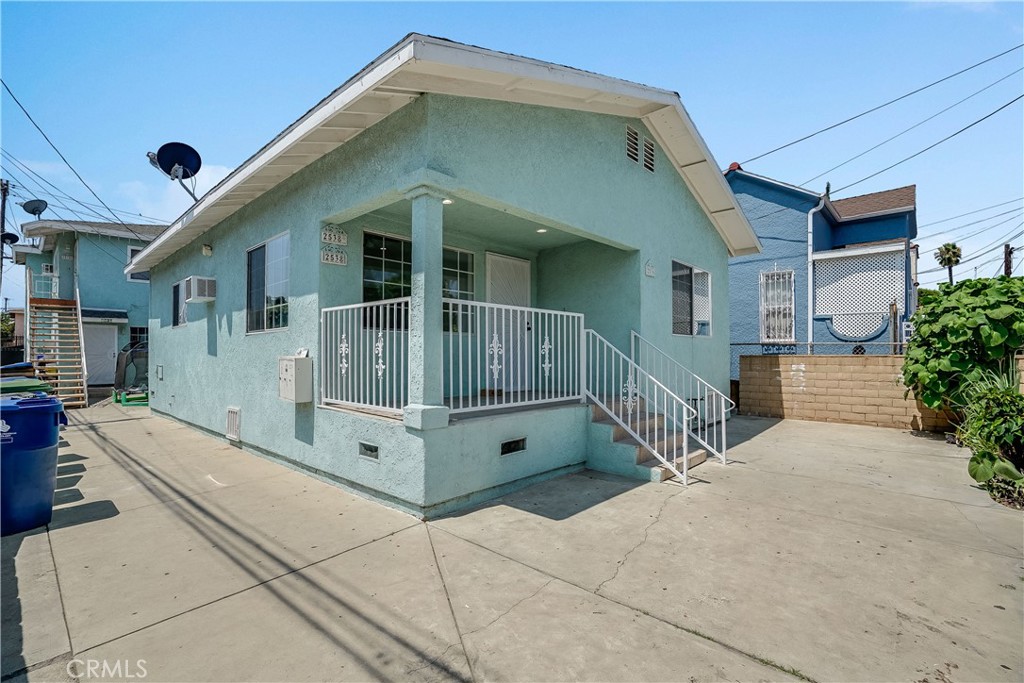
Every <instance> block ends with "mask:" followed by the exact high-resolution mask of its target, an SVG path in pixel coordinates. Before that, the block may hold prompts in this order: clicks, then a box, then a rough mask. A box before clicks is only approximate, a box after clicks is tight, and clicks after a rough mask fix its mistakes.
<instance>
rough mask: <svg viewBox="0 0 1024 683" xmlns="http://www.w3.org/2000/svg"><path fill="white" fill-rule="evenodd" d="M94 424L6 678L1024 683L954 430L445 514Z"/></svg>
mask: <svg viewBox="0 0 1024 683" xmlns="http://www.w3.org/2000/svg"><path fill="white" fill-rule="evenodd" d="M71 420H72V425H71V426H70V427H69V428H68V429H67V430H66V431H65V432H64V434H63V436H64V439H65V440H66V442H65V443H66V445H64V446H63V447H62V448H61V449H60V471H59V481H58V488H59V490H58V493H57V496H56V502H57V507H56V510H55V513H54V521H53V523H52V524H51V525H50V527H49V529H48V530H42V531H38V532H34V533H27V534H22V535H18V536H13V537H8V538H5V539H3V547H2V559H3V624H2V626H3V679H4V681H7V680H25V679H28V680H32V681H64V680H70V677H69V676H68V674H67V669H68V664H69V662H71V661H72V660H79V661H78V662H76V663H75V665H74V667H73V668H76V669H77V670H80V671H81V672H83V673H85V672H86V670H87V667H88V666H89V664H90V661H95V662H97V664H95V665H94V666H95V667H96V669H95V671H96V672H97V673H102V668H100V667H101V666H102V665H101V664H100V663H101V662H103V661H106V663H107V665H108V667H113V666H114V665H115V664H118V663H119V665H120V670H119V673H118V674H117V675H116V676H107V678H120V679H125V678H128V676H126V675H125V674H134V675H135V678H140V676H139V674H140V671H139V668H138V667H139V663H138V660H144V663H143V664H142V665H141V666H142V668H144V669H145V673H146V678H147V679H148V680H155V681H243V680H260V681H276V680H289V681H297V680H311V681H318V680H370V679H374V680H403V681H404V680H415V681H421V680H423V681H428V680H429V681H440V680H464V681H478V680H523V681H541V680H544V681H561V680H592V681H612V680H615V681H620V680H621V681H625V680H631V681H633V680H649V681H655V680H658V681H662V680H673V681H682V680H685V681H703V680H725V679H728V680H794V679H796V678H798V677H803V678H806V679H810V680H819V681H825V680H840V681H896V680H904V681H924V680H928V681H932V682H937V681H942V682H947V681H1002V680H1005V681H1020V680H1022V677H1024V654H1022V642H1024V605H1022V603H1024V601H1022V596H1024V560H1022V552H1024V551H1022V539H1024V521H1022V519H1024V518H1022V516H1021V514H1020V513H1017V512H1013V511H1010V510H1007V509H1004V508H1002V507H999V506H998V505H995V504H994V503H992V502H990V500H989V498H988V496H987V495H986V494H985V493H984V492H983V491H979V490H977V489H975V488H973V487H972V486H971V483H972V482H971V481H970V480H969V478H968V477H967V474H966V453H965V452H964V451H962V450H960V449H957V448H955V447H953V446H948V445H946V444H945V443H943V442H942V441H940V440H937V439H935V438H932V437H917V436H914V435H911V434H909V433H906V432H899V431H895V430H885V429H876V428H870V427H855V426H845V425H834V424H818V423H811V422H797V421H781V422H780V421H776V420H767V419H756V418H737V419H735V420H733V422H732V423H731V424H730V435H731V437H732V440H733V441H734V442H735V444H736V445H735V446H734V448H733V449H732V451H731V452H730V455H731V457H732V458H733V459H734V462H733V463H732V464H730V465H728V466H722V465H720V464H717V463H714V462H711V461H709V462H708V463H706V464H704V465H701V466H700V467H699V468H697V469H695V470H694V471H693V474H694V476H695V477H697V478H698V481H697V482H696V483H694V484H692V485H691V486H690V487H688V488H683V487H682V486H678V485H674V484H672V483H666V484H641V483H639V482H634V481H629V480H624V479H618V478H615V477H610V476H604V475H598V474H594V473H590V472H584V473H582V474H578V475H572V476H568V477H563V478H560V479H556V480H552V481H548V482H545V483H543V484H539V485H536V486H534V487H531V488H529V489H526V490H523V491H520V492H518V493H515V494H513V495H509V496H506V497H504V498H501V499H498V500H496V501H493V502H492V503H490V504H488V505H486V506H483V507H480V508H477V509H475V510H471V511H468V512H465V513H463V514H460V515H457V516H453V517H449V518H447V519H442V520H439V521H436V522H429V523H425V524H424V523H421V522H418V521H416V520H414V519H413V518H411V517H408V516H406V515H404V514H402V513H400V512H396V511H394V510H391V509H389V508H386V507H383V506H381V505H378V504H376V503H373V502H370V501H367V500H364V499H361V498H358V497H356V496H353V495H350V494H348V493H346V492H344V491H341V490H339V489H337V488H334V487H332V486H330V485H328V484H324V483H321V482H319V481H316V480H314V479H311V478H310V477H308V476H305V475H303V474H300V473H297V472H294V471H291V470H288V469H286V468H284V467H282V466H279V465H277V464H274V463H271V462H268V461H266V460H263V459H261V458H258V457H256V456H253V455H250V454H248V453H245V452H242V451H240V450H238V449H236V448H234V447H232V446H230V445H226V444H225V443H223V442H220V441H217V440H214V439H211V438H209V437H207V436H204V435H202V434H199V433H197V432H195V431H193V430H191V429H189V428H187V427H184V426H182V425H179V424H176V423H173V422H170V421H168V420H164V419H161V418H157V417H152V416H150V414H149V412H148V409H145V408H135V409H131V408H123V407H120V406H116V405H105V406H99V407H94V408H89V409H85V410H80V411H76V412H73V413H71ZM89 678H90V677H87V676H85V675H83V676H82V677H81V679H80V680H87V679H89Z"/></svg>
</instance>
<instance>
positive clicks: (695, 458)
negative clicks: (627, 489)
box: [637, 448, 708, 482]
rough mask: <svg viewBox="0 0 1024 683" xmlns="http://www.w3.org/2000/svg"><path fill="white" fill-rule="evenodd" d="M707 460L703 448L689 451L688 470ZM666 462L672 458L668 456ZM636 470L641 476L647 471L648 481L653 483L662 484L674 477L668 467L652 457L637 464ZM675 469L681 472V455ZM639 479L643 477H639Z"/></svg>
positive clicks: (645, 451) (648, 453)
mask: <svg viewBox="0 0 1024 683" xmlns="http://www.w3.org/2000/svg"><path fill="white" fill-rule="evenodd" d="M641 450H643V451H644V453H646V454H647V455H648V456H649V455H650V452H648V451H647V450H646V449H641ZM680 450H682V449H680ZM707 459H708V454H707V451H705V450H704V449H703V448H698V449H697V450H695V451H690V454H689V457H688V458H687V462H688V463H689V468H690V469H693V468H694V467H696V466H697V465H699V464H701V463H702V462H704V461H705V460H707ZM666 460H668V461H669V462H672V456H671V455H669V456H668V457H667V458H666ZM637 469H639V470H641V474H642V473H643V471H647V472H648V476H649V477H650V480H651V481H654V482H662V481H665V480H666V479H671V478H672V477H674V476H675V474H674V473H673V472H672V470H670V469H669V468H668V467H665V465H663V464H662V462H661V461H660V460H658V459H657V458H653V457H652V458H651V459H650V460H645V461H643V462H642V463H640V464H638V465H637ZM676 469H678V470H679V471H680V472H682V471H683V461H682V453H680V455H679V466H678V467H677V468H676ZM641 478H643V477H642V476H641Z"/></svg>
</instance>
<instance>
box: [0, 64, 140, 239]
mask: <svg viewBox="0 0 1024 683" xmlns="http://www.w3.org/2000/svg"><path fill="white" fill-rule="evenodd" d="M0 83H2V84H3V86H4V90H6V91H7V94H8V95H10V96H11V99H12V100H14V103H15V104H17V105H18V108H19V109H21V111H22V112H23V113H24V114H25V116H26V117H28V120H29V121H31V122H32V125H33V126H35V128H36V130H38V131H39V134H40V135H42V136H43V139H44V140H46V142H47V143H49V145H50V147H52V148H53V151H54V152H56V153H57V156H59V157H60V158H61V161H63V162H64V163H65V164H66V165H67V167H68V168H70V169H71V172H72V173H74V174H75V177H76V178H78V179H79V180H80V181H81V182H82V184H83V185H85V189H87V190H89V193H90V194H92V196H93V197H95V198H96V201H98V202H99V203H100V204H103V208H105V209H106V210H107V211H108V212H110V215H111V216H113V217H114V220H115V221H117V222H118V223H120V224H121V225H123V226H124V227H125V228H126V229H127V230H128V232H130V233H132V234H133V235H135V236H136V237H138V238H139V239H140V240H142V241H145V240H144V239H143V237H142V235H140V234H139V233H137V232H135V231H134V230H132V229H131V228H130V227H128V225H127V224H126V223H125V222H124V221H122V220H121V219H120V218H118V217H117V214H116V213H114V212H113V210H111V208H110V207H109V206H107V204H106V202H104V201H103V200H102V199H101V198H100V196H99V195H98V194H96V192H95V190H93V189H92V187H91V186H90V185H89V183H87V182H85V178H83V177H82V176H81V175H80V174H79V173H78V171H76V170H75V167H74V166H72V165H71V162H70V161H68V160H67V157H65V156H64V155H63V154H62V153H61V151H60V150H59V149H57V145H55V144H53V141H52V140H50V137H49V136H48V135H47V134H46V133H45V132H44V131H43V129H42V128H40V127H39V124H38V123H36V120H35V119H33V118H32V115H31V114H29V113H28V110H27V109H25V106H24V105H22V103H21V102H20V101H19V100H18V98H17V97H15V96H14V93H13V92H12V91H11V88H10V86H8V85H7V81H5V80H3V79H0Z"/></svg>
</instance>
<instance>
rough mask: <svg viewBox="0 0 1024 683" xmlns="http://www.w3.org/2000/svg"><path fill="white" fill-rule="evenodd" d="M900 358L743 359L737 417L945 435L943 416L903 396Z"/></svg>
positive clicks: (909, 397) (785, 357) (945, 425)
mask: <svg viewBox="0 0 1024 683" xmlns="http://www.w3.org/2000/svg"><path fill="white" fill-rule="evenodd" d="M902 366H903V356H741V357H740V402H739V412H740V414H741V415H758V416H761V417H788V418H794V419H797V420H816V421H818V422H846V423H851V424H862V425H872V426H876V427H895V428H898V429H914V430H922V431H945V430H946V429H948V428H949V422H948V420H947V419H946V417H945V416H944V415H943V414H941V413H937V412H935V411H934V410H931V409H930V408H927V407H925V406H924V405H923V404H922V403H921V402H920V401H918V400H916V399H915V398H914V396H913V394H910V396H908V397H907V398H903V392H904V390H905V387H904V386H903V382H902V380H901V377H900V368H901V367H902Z"/></svg>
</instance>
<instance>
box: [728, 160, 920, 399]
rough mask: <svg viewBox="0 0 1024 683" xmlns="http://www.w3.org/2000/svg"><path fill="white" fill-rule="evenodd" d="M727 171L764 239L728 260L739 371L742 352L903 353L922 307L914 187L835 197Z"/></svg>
mask: <svg viewBox="0 0 1024 683" xmlns="http://www.w3.org/2000/svg"><path fill="white" fill-rule="evenodd" d="M725 177H726V178H727V180H728V182H729V185H730V186H731V187H732V189H733V192H734V193H735V194H736V197H737V199H738V200H739V203H740V206H741V207H742V208H743V211H744V213H745V214H746V216H747V219H748V220H749V221H750V224H751V225H752V226H753V227H754V231H755V232H756V233H757V236H758V238H759V239H760V240H761V242H762V244H763V245H764V248H763V251H762V252H761V253H760V254H757V255H756V256H738V257H735V258H733V259H731V260H730V262H729V285H730V289H729V304H730V308H731V310H732V318H731V320H732V324H731V330H730V332H731V338H732V344H733V354H732V378H733V379H737V378H738V376H739V356H740V355H760V354H792V353H818V354H850V353H895V352H896V351H897V350H898V348H899V344H900V343H902V342H903V336H902V334H903V323H904V322H906V321H907V320H909V318H910V316H911V315H912V314H913V312H914V309H915V308H916V306H917V304H916V291H917V289H916V288H917V284H916V280H917V248H916V246H915V245H913V244H911V240H913V239H914V238H915V237H916V236H917V208H916V197H915V186H913V185H909V186H907V187H900V188H896V189H893V190H886V191H884V192H874V193H871V194H865V195H860V196H857V197H850V198H847V199H836V200H833V199H831V198H830V197H829V196H828V195H827V194H822V195H819V194H816V193H814V192H811V191H809V190H805V189H803V188H801V187H796V186H794V185H789V184H787V183H783V182H780V181H778V180H773V179H771V178H766V177H764V176H759V175H756V174H754V173H750V172H748V171H744V170H743V169H742V168H741V167H740V166H739V164H733V165H732V166H730V167H729V170H728V171H727V172H726V174H725Z"/></svg>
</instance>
